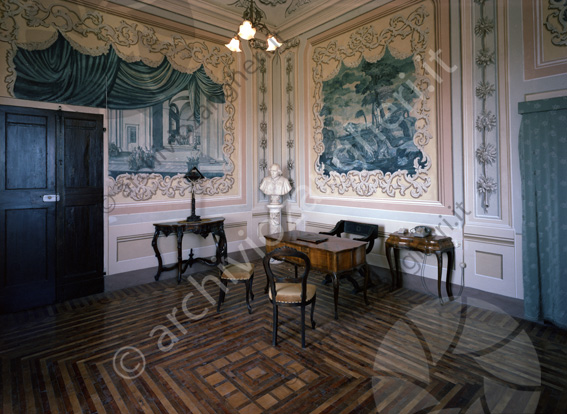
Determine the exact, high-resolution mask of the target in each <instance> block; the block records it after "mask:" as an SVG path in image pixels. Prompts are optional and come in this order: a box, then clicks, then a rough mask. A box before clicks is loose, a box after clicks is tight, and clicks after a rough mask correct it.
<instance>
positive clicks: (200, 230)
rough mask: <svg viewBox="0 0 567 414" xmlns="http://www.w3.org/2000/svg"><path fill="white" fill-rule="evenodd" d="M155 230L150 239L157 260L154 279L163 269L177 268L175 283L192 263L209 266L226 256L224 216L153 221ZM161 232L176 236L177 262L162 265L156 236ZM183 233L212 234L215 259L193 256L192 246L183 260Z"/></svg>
mask: <svg viewBox="0 0 567 414" xmlns="http://www.w3.org/2000/svg"><path fill="white" fill-rule="evenodd" d="M154 227H155V232H154V237H153V239H152V247H153V248H154V252H155V254H156V257H157V260H158V271H157V274H156V275H155V280H159V277H160V275H161V272H163V271H164V270H165V271H167V270H172V269H175V268H177V283H179V282H181V275H182V274H183V273H184V272H185V271H186V270H187V267H191V266H193V263H195V262H199V263H204V264H206V265H209V266H217V265H218V264H220V263H221V262H222V259H223V258H224V259H225V260H226V258H227V257H228V251H227V241H226V235H225V233H224V217H216V218H210V219H201V220H198V221H185V220H182V221H173V222H167V223H154ZM160 233H163V235H164V236H165V237H167V236H169V235H170V234H172V233H173V234H175V235H176V236H177V263H175V264H173V265H171V266H164V265H163V260H162V258H161V253H160V251H159V248H158V244H157V241H158V237H159V235H160ZM184 233H194V234H199V235H201V236H202V237H203V238H205V237H207V236H208V235H209V234H212V236H213V240H214V241H215V247H216V255H215V260H210V259H207V258H204V257H193V248H191V252H190V253H189V258H188V259H187V260H183V257H182V251H183V250H182V242H183V234H184Z"/></svg>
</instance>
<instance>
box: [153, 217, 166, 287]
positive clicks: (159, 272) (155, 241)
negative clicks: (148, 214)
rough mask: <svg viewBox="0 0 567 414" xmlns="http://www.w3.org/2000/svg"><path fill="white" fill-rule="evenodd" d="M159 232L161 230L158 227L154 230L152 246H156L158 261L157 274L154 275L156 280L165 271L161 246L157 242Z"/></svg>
mask: <svg viewBox="0 0 567 414" xmlns="http://www.w3.org/2000/svg"><path fill="white" fill-rule="evenodd" d="M159 233H160V230H159V229H158V228H156V230H155V231H154V237H153V238H152V247H153V248H154V252H155V254H156V257H157V261H158V270H157V274H156V275H155V276H154V279H155V280H159V277H160V275H161V272H162V271H163V261H162V260H161V253H160V252H159V248H158V244H157V241H158V237H159Z"/></svg>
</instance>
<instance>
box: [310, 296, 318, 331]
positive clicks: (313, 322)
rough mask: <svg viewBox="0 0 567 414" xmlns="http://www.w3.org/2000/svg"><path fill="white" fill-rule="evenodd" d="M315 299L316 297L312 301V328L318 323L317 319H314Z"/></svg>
mask: <svg viewBox="0 0 567 414" xmlns="http://www.w3.org/2000/svg"><path fill="white" fill-rule="evenodd" d="M315 301H316V299H313V303H311V328H313V329H315V326H316V325H317V323H316V322H315V319H313V314H314V313H315Z"/></svg>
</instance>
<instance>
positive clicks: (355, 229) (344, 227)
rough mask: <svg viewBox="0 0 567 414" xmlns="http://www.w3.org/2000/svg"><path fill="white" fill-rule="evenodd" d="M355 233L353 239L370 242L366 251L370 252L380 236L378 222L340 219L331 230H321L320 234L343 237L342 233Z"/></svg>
mask: <svg viewBox="0 0 567 414" xmlns="http://www.w3.org/2000/svg"><path fill="white" fill-rule="evenodd" d="M343 233H346V234H354V235H357V236H360V237H354V238H353V240H360V241H363V242H366V243H368V245H367V246H366V253H367V254H368V253H370V252H371V251H372V248H373V247H374V240H376V239H377V238H378V226H377V225H376V224H368V223H359V222H356V221H350V220H339V221H338V222H337V224H336V225H335V227H334V228H333V229H332V230H331V231H321V232H319V234H328V235H329V236H337V237H341V234H343Z"/></svg>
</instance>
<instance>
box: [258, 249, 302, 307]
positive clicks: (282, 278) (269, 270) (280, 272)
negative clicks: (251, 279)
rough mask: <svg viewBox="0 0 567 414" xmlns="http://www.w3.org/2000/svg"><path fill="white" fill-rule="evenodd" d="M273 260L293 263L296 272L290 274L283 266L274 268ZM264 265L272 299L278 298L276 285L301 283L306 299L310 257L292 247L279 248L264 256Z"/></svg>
mask: <svg viewBox="0 0 567 414" xmlns="http://www.w3.org/2000/svg"><path fill="white" fill-rule="evenodd" d="M271 259H274V260H283V261H285V262H288V263H291V264H293V265H294V267H295V271H294V272H293V273H290V272H289V271H288V270H286V269H284V268H283V267H282V264H275V265H273V266H272V263H271ZM263 264H264V270H265V271H266V276H267V277H268V281H269V283H270V290H271V292H272V298H275V297H276V283H301V292H302V296H301V297H302V298H303V299H305V297H306V295H305V291H306V288H307V276H308V275H309V270H311V260H309V256H307V255H306V254H305V253H303V252H300V251H299V250H297V249H294V248H292V247H279V248H277V249H274V250H272V251H271V252H270V253H268V254H266V255H265V256H264V260H263ZM298 267H301V269H302V272H301V273H298Z"/></svg>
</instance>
